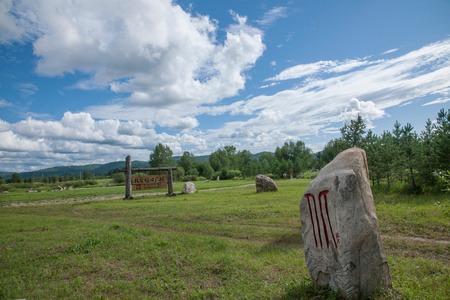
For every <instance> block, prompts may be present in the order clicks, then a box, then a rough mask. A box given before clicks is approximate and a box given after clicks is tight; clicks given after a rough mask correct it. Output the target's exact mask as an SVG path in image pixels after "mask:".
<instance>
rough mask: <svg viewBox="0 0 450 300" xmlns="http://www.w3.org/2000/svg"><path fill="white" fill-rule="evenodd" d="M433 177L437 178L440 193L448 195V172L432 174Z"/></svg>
mask: <svg viewBox="0 0 450 300" xmlns="http://www.w3.org/2000/svg"><path fill="white" fill-rule="evenodd" d="M433 175H434V176H437V177H438V178H439V183H440V184H442V186H443V189H442V190H441V191H443V192H446V193H449V192H450V171H448V170H447V171H444V172H442V171H441V172H439V173H438V172H434V173H433Z"/></svg>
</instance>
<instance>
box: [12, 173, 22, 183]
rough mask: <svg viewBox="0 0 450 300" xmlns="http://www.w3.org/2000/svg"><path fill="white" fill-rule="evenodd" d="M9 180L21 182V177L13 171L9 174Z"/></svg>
mask: <svg viewBox="0 0 450 300" xmlns="http://www.w3.org/2000/svg"><path fill="white" fill-rule="evenodd" d="M10 182H11V183H22V178H21V177H20V175H19V173H13V174H12V175H11V179H10Z"/></svg>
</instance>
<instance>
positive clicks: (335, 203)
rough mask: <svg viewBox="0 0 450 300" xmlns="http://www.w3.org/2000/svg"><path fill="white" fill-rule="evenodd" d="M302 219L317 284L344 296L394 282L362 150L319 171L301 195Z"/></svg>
mask: <svg viewBox="0 0 450 300" xmlns="http://www.w3.org/2000/svg"><path fill="white" fill-rule="evenodd" d="M300 218H301V222H302V237H303V241H304V249H305V259H306V264H307V267H308V270H309V274H310V275H311V278H312V280H313V281H314V282H315V283H316V284H318V285H329V286H330V287H331V288H332V289H334V290H338V289H341V291H342V293H343V295H344V296H345V297H346V298H359V297H370V296H373V295H375V294H377V293H378V292H379V291H380V290H385V289H389V288H391V287H392V283H391V279H390V274H389V266H388V264H387V260H386V255H385V254H384V249H383V245H382V243H381V236H380V229H379V226H378V219H377V216H376V214H375V206H374V202H373V196H372V191H371V189H370V184H369V171H368V168H367V159H366V153H365V151H364V150H362V149H359V148H351V149H348V150H346V151H344V152H341V153H340V154H339V155H337V156H336V158H335V159H334V160H333V161H332V162H331V163H329V164H328V165H327V166H325V168H323V169H322V170H321V171H320V173H319V174H318V176H317V178H316V179H314V180H313V181H312V182H311V183H310V185H309V186H308V188H307V189H306V191H305V193H304V194H303V197H302V200H301V202H300Z"/></svg>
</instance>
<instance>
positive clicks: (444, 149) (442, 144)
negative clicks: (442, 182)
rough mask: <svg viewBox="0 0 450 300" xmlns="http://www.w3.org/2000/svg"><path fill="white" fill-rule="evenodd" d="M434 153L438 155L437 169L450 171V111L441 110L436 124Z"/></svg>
mask: <svg viewBox="0 0 450 300" xmlns="http://www.w3.org/2000/svg"><path fill="white" fill-rule="evenodd" d="M434 152H435V154H436V160H437V164H438V166H437V168H438V169H439V170H444V171H448V170H450V109H449V110H447V111H445V110H444V109H441V110H440V111H439V113H438V117H437V119H436V124H435V136H434Z"/></svg>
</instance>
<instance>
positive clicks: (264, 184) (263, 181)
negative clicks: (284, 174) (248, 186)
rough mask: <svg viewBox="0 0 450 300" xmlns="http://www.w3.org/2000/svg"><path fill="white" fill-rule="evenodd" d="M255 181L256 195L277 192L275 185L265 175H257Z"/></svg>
mask: <svg viewBox="0 0 450 300" xmlns="http://www.w3.org/2000/svg"><path fill="white" fill-rule="evenodd" d="M255 181H256V192H257V193H259V192H269V191H278V188H277V185H276V184H275V182H274V181H273V180H272V178H270V177H267V176H265V175H257V176H256V177H255Z"/></svg>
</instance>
